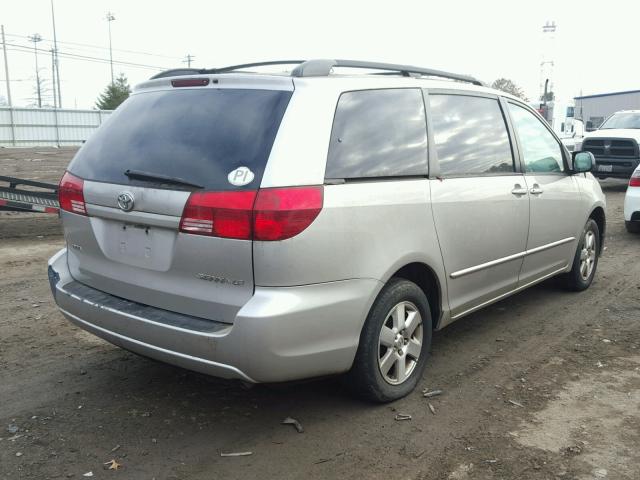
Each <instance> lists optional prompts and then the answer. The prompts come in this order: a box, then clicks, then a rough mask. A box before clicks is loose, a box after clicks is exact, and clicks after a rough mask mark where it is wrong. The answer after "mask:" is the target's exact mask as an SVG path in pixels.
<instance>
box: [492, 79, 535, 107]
mask: <svg viewBox="0 0 640 480" xmlns="http://www.w3.org/2000/svg"><path fill="white" fill-rule="evenodd" d="M491 87H492V88H495V89H496V90H502V91H503V92H506V93H510V94H511V95H513V96H514V97H518V98H521V99H522V100H524V101H525V102H528V101H529V99H528V98H527V96H526V95H525V94H524V92H523V91H522V89H521V88H520V87H519V86H518V85H516V84H515V83H513V81H511V80H509V79H508V78H498V79H497V80H495V81H494V82H493V83H492V84H491Z"/></svg>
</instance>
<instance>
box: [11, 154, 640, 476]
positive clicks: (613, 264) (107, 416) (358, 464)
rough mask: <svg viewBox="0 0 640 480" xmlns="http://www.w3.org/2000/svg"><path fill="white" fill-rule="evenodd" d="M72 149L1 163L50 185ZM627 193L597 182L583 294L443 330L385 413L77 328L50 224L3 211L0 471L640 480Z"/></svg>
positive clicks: (496, 311) (342, 395)
mask: <svg viewBox="0 0 640 480" xmlns="http://www.w3.org/2000/svg"><path fill="white" fill-rule="evenodd" d="M38 152H45V153H46V154H41V153H38ZM52 152H56V153H55V154H51V153H52ZM70 153H71V151H69V150H67V151H62V152H58V151H54V150H50V151H45V150H43V149H41V150H35V151H22V153H20V155H21V156H22V158H21V159H19V158H18V154H17V153H16V151H15V150H8V149H5V150H4V151H1V152H0V172H3V173H4V174H9V172H10V171H11V172H12V173H14V174H22V175H25V176H30V177H31V178H33V177H35V178H41V179H52V178H51V177H55V176H59V175H60V174H61V172H62V169H63V168H64V164H65V163H66V161H67V160H68V158H69V155H70ZM18 159H19V161H18ZM34 159H42V160H41V161H40V162H36V161H35V160H34ZM27 165H31V166H33V165H39V167H38V172H37V174H36V175H32V171H33V170H31V168H32V167H28V166H27ZM45 165H47V168H41V167H43V166H45ZM49 167H51V168H49ZM0 174H1V173H0ZM38 175H41V176H40V177H38ZM47 175H48V176H47ZM625 188H626V187H625V184H624V182H617V181H605V182H603V189H604V190H605V192H606V195H607V201H608V207H607V210H608V211H607V215H608V229H607V239H606V250H605V252H604V255H603V257H602V258H601V259H600V264H599V267H598V273H597V276H596V279H595V282H594V284H593V285H592V287H591V288H590V289H589V290H588V291H586V292H583V293H578V294H576V293H568V292H566V291H563V290H561V289H558V288H557V285H555V284H554V282H547V283H545V284H542V285H539V286H537V287H534V288H532V289H530V290H528V291H525V292H523V293H520V294H518V295H516V296H513V297H511V298H509V299H507V300H504V301H502V302H500V303H498V304H495V305H493V306H491V307H489V308H487V309H485V310H482V311H480V312H477V313H475V314H473V315H471V316H469V317H467V318H465V319H463V320H460V321H459V322H457V323H455V324H453V325H451V326H450V327H447V328H446V329H444V330H443V331H441V332H438V333H436V335H435V336H434V341H433V354H432V358H431V362H430V364H429V366H428V367H427V370H426V372H425V374H424V379H423V380H422V382H421V383H420V385H419V389H418V390H417V391H416V392H414V393H413V394H411V395H409V396H408V397H407V398H405V399H403V400H400V401H398V402H395V403H394V404H392V405H384V406H380V405H370V404H365V403H362V402H359V401H357V400H355V399H353V398H351V397H350V396H349V395H348V394H347V393H346V392H345V391H344V389H343V388H342V386H341V384H340V382H339V381H338V380H336V379H324V380H319V381H313V382H305V383H298V384H295V385H284V386H257V387H254V388H251V389H246V388H244V387H243V386H242V385H241V384H240V383H236V382H229V381H223V380H219V379H215V378H209V377H205V376H202V375H199V374H196V373H191V372H188V371H184V370H181V369H178V368H174V367H171V366H167V365H163V364H160V363H156V362H153V361H150V360H147V359H144V358H140V357H137V356H135V355H133V354H130V353H127V352H125V351H123V350H120V349H118V348H116V347H114V346H111V345H110V344H107V343H105V342H103V341H102V340H99V339H97V338H94V337H93V336H91V335H89V334H87V333H84V332H83V331H82V330H80V329H77V328H75V327H73V326H72V325H70V324H69V323H68V322H66V321H65V320H64V319H63V318H62V316H61V315H60V314H59V313H58V312H57V311H56V309H55V307H54V303H53V301H52V299H51V294H50V291H49V286H48V283H47V275H46V261H47V258H48V257H49V256H51V255H52V254H53V253H54V252H56V251H57V250H58V249H59V248H60V247H62V245H63V238H62V236H61V231H60V227H59V225H58V221H57V219H56V217H55V216H51V215H50V216H43V215H33V214H6V213H4V214H0V271H1V272H2V275H1V276H0V478H2V479H12V480H13V479H20V478H35V479H44V478H78V479H81V478H87V477H89V475H88V474H89V472H91V473H92V476H93V478H98V479H102V478H104V479H107V478H110V479H116V478H120V479H152V478H155V479H158V480H160V479H196V480H199V479H202V480H204V479H218V478H220V479H235V478H242V479H254V478H256V479H258V478H259V479H263V478H278V479H289V478H291V479H299V478H306V479H307V480H312V479H324V478H341V479H358V480H362V479H378V478H379V479H386V480H388V479H425V480H431V479H443V480H464V479H480V480H484V479H486V480H497V479H524V480H527V479H536V480H538V479H579V480H586V479H601V478H607V479H628V480H632V479H638V478H640V388H639V387H640V324H639V322H638V320H639V315H638V312H639V308H640V262H638V252H639V248H640V236H633V235H630V234H627V232H626V231H625V229H624V224H623V217H622V202H623V197H624V192H625ZM424 388H431V389H441V390H443V392H444V393H443V395H441V396H439V397H434V398H431V399H425V398H423V397H422V395H421V393H420V391H421V390H422V389H424ZM428 403H431V405H432V406H433V408H434V411H435V414H434V413H432V412H431V411H430V409H429V407H428ZM397 413H405V414H409V415H411V416H412V419H411V420H407V421H396V420H394V417H395V415H396V414H397ZM288 416H291V417H294V418H296V419H298V420H299V421H300V422H301V423H302V425H303V426H304V433H297V432H296V430H295V429H294V428H293V427H292V426H291V425H282V424H281V422H282V420H283V419H284V418H285V417H288ZM229 452H252V455H250V456H242V457H221V455H220V454H221V453H229ZM111 460H115V461H116V462H117V463H119V464H120V465H121V466H120V468H119V469H118V470H113V469H112V470H107V465H105V463H106V462H109V461H111Z"/></svg>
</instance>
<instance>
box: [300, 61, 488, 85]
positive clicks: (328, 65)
mask: <svg viewBox="0 0 640 480" xmlns="http://www.w3.org/2000/svg"><path fill="white" fill-rule="evenodd" d="M334 67H344V68H362V69H367V70H386V71H388V72H397V73H400V74H401V75H403V76H405V77H409V76H414V75H418V76H428V77H440V78H448V79H450V80H457V81H459V82H466V83H472V84H474V85H479V86H484V83H482V82H481V81H480V80H478V79H476V78H473V77H471V76H468V75H460V74H457V73H450V72H444V71H442V70H433V69H431V68H422V67H413V66H411V65H397V64H394V63H380V62H364V61H360V60H309V61H307V62H304V63H302V64H300V65H298V66H297V67H296V68H295V69H294V70H293V71H292V72H291V76H292V77H318V76H327V75H329V74H330V73H331V69H332V68H334Z"/></svg>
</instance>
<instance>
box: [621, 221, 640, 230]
mask: <svg viewBox="0 0 640 480" xmlns="http://www.w3.org/2000/svg"><path fill="white" fill-rule="evenodd" d="M624 226H625V228H626V229H627V232H629V233H640V222H637V221H634V222H627V221H625V222H624Z"/></svg>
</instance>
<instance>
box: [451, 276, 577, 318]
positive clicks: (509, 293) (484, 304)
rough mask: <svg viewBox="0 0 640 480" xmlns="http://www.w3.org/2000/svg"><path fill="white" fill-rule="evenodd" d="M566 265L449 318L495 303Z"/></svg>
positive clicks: (458, 316) (544, 278)
mask: <svg viewBox="0 0 640 480" xmlns="http://www.w3.org/2000/svg"><path fill="white" fill-rule="evenodd" d="M567 266H568V264H567V265H565V266H564V267H562V268H559V269H558V270H554V271H553V272H551V273H547V274H546V275H544V276H542V277H540V278H536V279H535V280H533V281H531V282H529V283H525V284H524V285H521V286H519V287H517V288H515V289H513V290H509V291H508V292H506V293H503V294H502V295H498V296H497V297H495V298H492V299H491V300H487V301H486V302H482V303H481V304H480V305H476V306H475V307H471V308H470V309H468V310H465V311H464V312H461V313H458V314H456V315H453V316H452V317H451V320H457V319H458V318H460V317H462V316H464V315H467V314H469V313H473V312H475V311H476V310H480V309H481V308H484V307H486V306H487V305H490V304H492V303H495V302H497V301H499V300H502V299H503V298H505V297H508V296H510V295H513V294H514V293H518V292H519V291H520V290H524V289H525V288H529V287H530V286H531V285H534V284H536V283H539V282H542V281H543V280H546V279H547V278H550V277H553V276H554V275H557V274H558V273H562V272H564V271H565V270H566V269H567Z"/></svg>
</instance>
